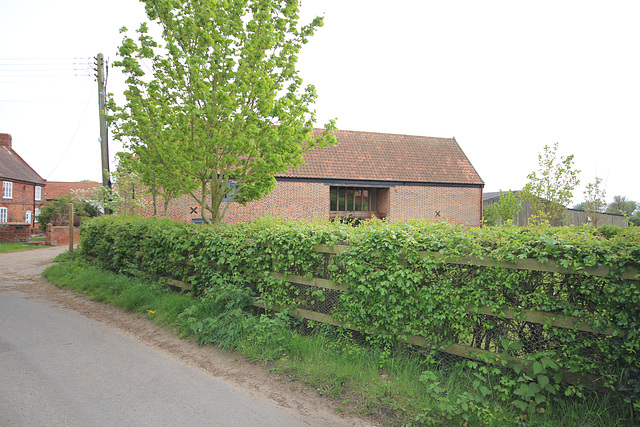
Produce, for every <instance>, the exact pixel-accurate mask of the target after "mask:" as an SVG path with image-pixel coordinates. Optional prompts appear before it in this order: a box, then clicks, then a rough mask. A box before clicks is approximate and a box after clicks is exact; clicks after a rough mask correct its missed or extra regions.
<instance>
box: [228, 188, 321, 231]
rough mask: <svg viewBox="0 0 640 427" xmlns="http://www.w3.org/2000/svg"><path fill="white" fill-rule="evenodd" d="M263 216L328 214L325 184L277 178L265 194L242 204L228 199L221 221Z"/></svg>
mask: <svg viewBox="0 0 640 427" xmlns="http://www.w3.org/2000/svg"><path fill="white" fill-rule="evenodd" d="M263 216H271V217H282V218H288V219H295V220H308V221H311V220H313V219H316V218H322V219H327V218H329V186H328V185H324V184H319V183H310V182H289V181H280V182H278V183H277V185H276V188H274V189H273V191H272V192H271V193H269V194H268V195H267V196H266V197H264V198H263V199H261V200H257V201H255V202H251V203H247V205H246V206H242V205H239V204H237V203H232V204H231V205H230V207H229V210H228V211H227V214H226V216H225V219H224V222H225V223H237V222H244V221H250V220H252V219H256V218H260V217H263Z"/></svg>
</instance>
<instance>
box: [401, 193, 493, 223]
mask: <svg viewBox="0 0 640 427" xmlns="http://www.w3.org/2000/svg"><path fill="white" fill-rule="evenodd" d="M390 193H391V194H390V202H391V203H390V205H391V206H390V212H389V219H390V220H392V221H401V220H407V219H411V218H422V219H424V220H426V221H430V222H432V221H448V222H450V223H455V224H462V225H469V226H472V227H479V226H480V222H481V218H482V213H481V200H482V189H480V188H464V187H417V186H416V187H413V186H397V187H394V188H392V189H391V190H390ZM438 213H439V214H438Z"/></svg>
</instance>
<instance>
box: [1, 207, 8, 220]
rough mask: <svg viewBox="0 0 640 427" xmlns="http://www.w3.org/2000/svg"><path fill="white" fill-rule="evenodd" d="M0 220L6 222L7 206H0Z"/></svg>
mask: <svg viewBox="0 0 640 427" xmlns="http://www.w3.org/2000/svg"><path fill="white" fill-rule="evenodd" d="M0 222H7V208H0Z"/></svg>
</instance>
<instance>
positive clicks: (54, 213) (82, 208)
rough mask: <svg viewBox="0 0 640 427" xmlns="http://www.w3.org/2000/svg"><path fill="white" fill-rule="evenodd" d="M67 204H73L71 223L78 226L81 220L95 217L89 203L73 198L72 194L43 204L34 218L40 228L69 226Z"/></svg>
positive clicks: (94, 211)
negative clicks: (51, 225)
mask: <svg viewBox="0 0 640 427" xmlns="http://www.w3.org/2000/svg"><path fill="white" fill-rule="evenodd" d="M69 203H73V212H74V215H73V223H74V225H80V222H81V220H82V218H91V217H95V216H97V211H96V209H94V208H93V206H91V205H90V204H89V203H86V202H84V201H82V200H76V199H74V198H73V194H65V195H63V196H60V197H56V198H55V199H52V200H51V201H47V202H45V203H44V204H43V205H42V207H41V208H40V214H39V215H38V217H37V218H36V219H37V221H38V223H39V224H40V228H45V227H46V226H47V224H49V223H51V224H53V225H69Z"/></svg>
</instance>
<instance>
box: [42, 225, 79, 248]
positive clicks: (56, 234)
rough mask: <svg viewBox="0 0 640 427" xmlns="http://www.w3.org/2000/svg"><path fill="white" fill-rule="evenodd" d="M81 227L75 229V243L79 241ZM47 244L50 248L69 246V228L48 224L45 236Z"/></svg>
mask: <svg viewBox="0 0 640 427" xmlns="http://www.w3.org/2000/svg"><path fill="white" fill-rule="evenodd" d="M78 230H79V227H73V241H74V242H77V241H78ZM45 243H46V244H47V245H49V246H62V245H68V244H69V226H68V225H60V226H53V225H51V224H47V232H46V235H45Z"/></svg>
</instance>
